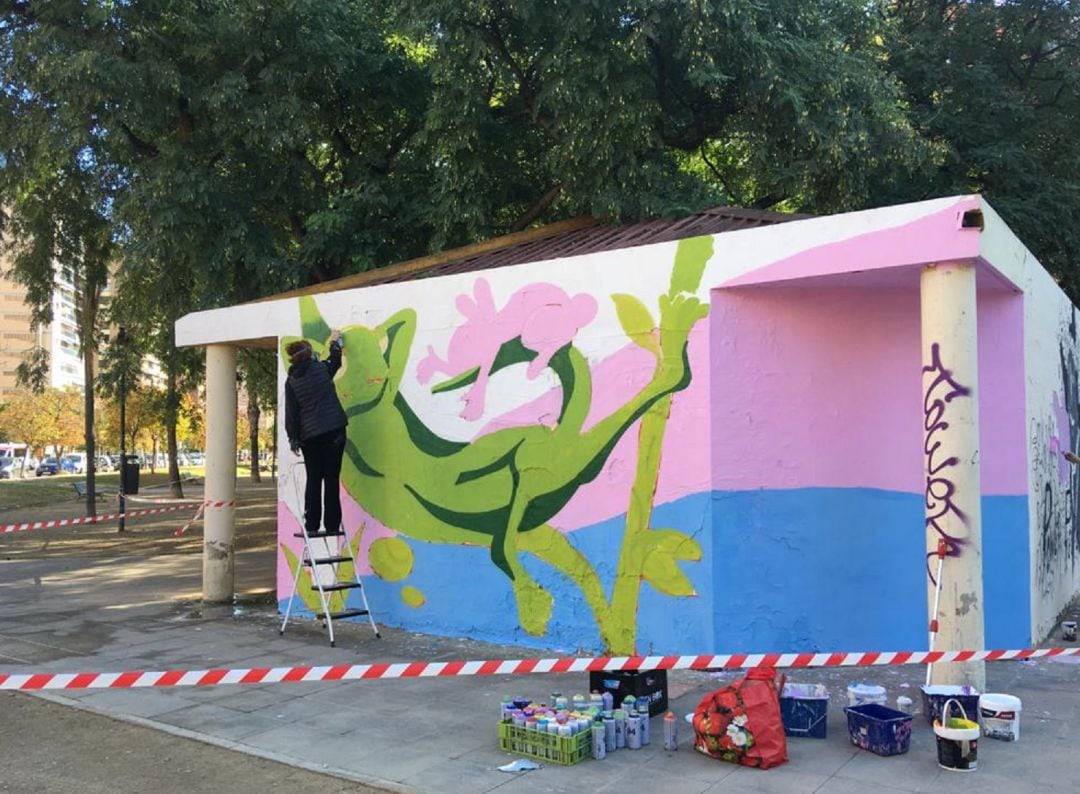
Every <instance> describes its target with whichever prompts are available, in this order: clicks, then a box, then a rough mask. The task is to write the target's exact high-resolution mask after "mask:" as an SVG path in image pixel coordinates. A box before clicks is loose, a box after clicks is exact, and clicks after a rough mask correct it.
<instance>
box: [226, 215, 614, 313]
mask: <svg viewBox="0 0 1080 794" xmlns="http://www.w3.org/2000/svg"><path fill="white" fill-rule="evenodd" d="M601 223H602V221H600V220H599V219H597V218H593V217H590V216H582V217H578V218H570V219H568V220H565V221H556V222H555V223H549V224H545V225H544V226H538V227H536V228H535V229H526V230H525V231H521V232H512V233H511V234H504V235H500V236H499V237H491V238H489V239H487V240H482V241H480V242H478V243H472V244H470V245H463V246H461V247H460V248H451V249H449V250H446V251H440V252H439V253H437V254H429V255H428V256H421V257H418V258H416V259H407V260H405V261H404V262H398V263H396V264H393V265H387V266H386V267H378V268H374V269H372V270H365V271H363V272H362V273H354V274H353V275H351V276H342V277H341V278H335V279H331V280H330V281H321V282H319V283H318V284H311V285H309V286H307V287H298V288H296V289H293V290H289V291H288V292H278V293H275V294H274V295H267V296H265V297H263V298H257V299H256V300H253V301H248V303H265V302H267V301H275V300H282V299H284V298H298V297H300V296H302V295H320V294H322V293H324V292H337V291H338V290H343V289H355V288H357V287H364V286H367V285H368V284H370V283H372V282H374V281H379V282H382V281H386V280H387V279H388V278H395V277H400V276H409V275H412V274H414V273H419V272H422V271H424V270H428V269H430V268H433V267H436V266H438V265H441V264H444V263H446V262H450V261H453V260H456V259H464V258H467V257H471V256H476V255H478V254H485V253H488V252H489V251H497V250H499V249H501V248H507V247H509V246H511V245H520V244H521V243H531V242H535V241H536V240H543V239H544V238H546V237H554V236H555V235H558V234H565V233H566V232H574V231H577V230H579V229H587V228H589V227H590V226H598V225H600V224H601ZM239 305H243V304H239Z"/></svg>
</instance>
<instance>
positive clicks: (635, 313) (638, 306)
mask: <svg viewBox="0 0 1080 794" xmlns="http://www.w3.org/2000/svg"><path fill="white" fill-rule="evenodd" d="M611 300H612V302H614V304H615V313H616V314H617V315H618V316H619V323H620V324H621V325H622V327H623V331H625V332H626V335H627V336H628V337H630V338H631V339H632V340H633V341H634V342H635V343H637V344H638V345H640V346H641V347H643V348H645V349H646V350H650V351H652V352H657V351H658V350H659V346H658V343H657V341H656V337H655V336H654V335H653V331H655V330H656V322H655V321H654V320H653V317H652V315H651V314H650V313H649V310H648V309H647V308H645V304H643V303H642V302H641V301H640V300H638V299H637V298H635V297H634V296H633V295H624V294H615V295H612V296H611Z"/></svg>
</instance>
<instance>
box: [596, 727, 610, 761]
mask: <svg viewBox="0 0 1080 794" xmlns="http://www.w3.org/2000/svg"><path fill="white" fill-rule="evenodd" d="M592 757H593V758H595V759H596V760H597V761H602V760H604V759H605V758H607V737H606V736H605V732H604V726H603V725H593V727H592Z"/></svg>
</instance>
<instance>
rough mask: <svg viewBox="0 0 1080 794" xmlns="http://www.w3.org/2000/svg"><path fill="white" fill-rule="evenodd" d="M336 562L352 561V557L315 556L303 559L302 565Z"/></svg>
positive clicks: (331, 563)
mask: <svg viewBox="0 0 1080 794" xmlns="http://www.w3.org/2000/svg"><path fill="white" fill-rule="evenodd" d="M336 562H352V557H316V558H315V559H313V560H304V565H333V564H334V563H336Z"/></svg>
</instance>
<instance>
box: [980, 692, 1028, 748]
mask: <svg viewBox="0 0 1080 794" xmlns="http://www.w3.org/2000/svg"><path fill="white" fill-rule="evenodd" d="M979 714H980V716H981V717H982V719H981V720H980V722H981V723H982V732H983V736H989V737H990V738H991V739H1002V740H1003V741H1006V742H1016V741H1019V740H1020V698H1018V697H1015V696H1013V695H1001V694H996V693H987V694H985V695H981V696H980V697H979Z"/></svg>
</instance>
